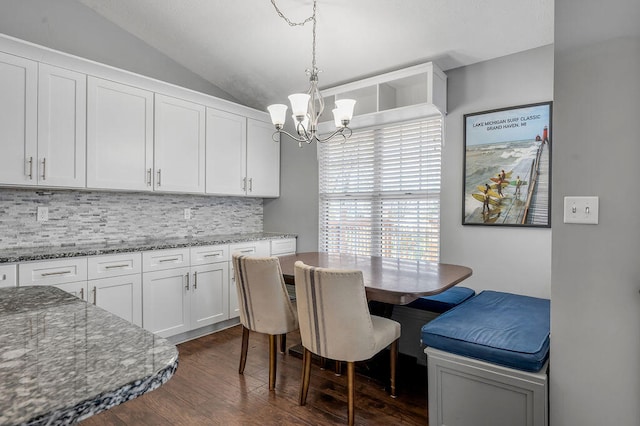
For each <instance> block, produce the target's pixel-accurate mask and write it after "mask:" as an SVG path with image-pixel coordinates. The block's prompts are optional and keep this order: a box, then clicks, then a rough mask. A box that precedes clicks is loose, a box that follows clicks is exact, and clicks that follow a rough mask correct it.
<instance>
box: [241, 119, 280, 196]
mask: <svg viewBox="0 0 640 426" xmlns="http://www.w3.org/2000/svg"><path fill="white" fill-rule="evenodd" d="M273 132H274V129H273V125H272V124H271V123H265V122H263V121H258V120H253V119H251V118H248V119H247V195H250V196H252V197H279V196H280V142H274V141H273V139H272V135H273Z"/></svg>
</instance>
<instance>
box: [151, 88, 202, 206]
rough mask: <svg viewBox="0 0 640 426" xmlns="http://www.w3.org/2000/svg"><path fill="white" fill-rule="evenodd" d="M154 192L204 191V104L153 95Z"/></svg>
mask: <svg viewBox="0 0 640 426" xmlns="http://www.w3.org/2000/svg"><path fill="white" fill-rule="evenodd" d="M154 122H155V143H154V167H155V185H154V190H156V191H169V192H183V193H185V192H190V193H200V194H204V183H205V180H204V179H205V169H204V161H205V139H204V135H205V107H204V106H202V105H198V104H194V103H192V102H188V101H184V100H182V99H176V98H172V97H169V96H164V95H159V94H156V95H155V120H154Z"/></svg>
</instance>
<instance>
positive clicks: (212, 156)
mask: <svg viewBox="0 0 640 426" xmlns="http://www.w3.org/2000/svg"><path fill="white" fill-rule="evenodd" d="M246 141H247V119H246V118H245V117H242V116H240V115H236V114H231V113H228V112H224V111H219V110H216V109H213V108H207V161H206V163H207V186H206V189H207V194H216V195H245V193H246V188H247V180H246V176H247V174H246Z"/></svg>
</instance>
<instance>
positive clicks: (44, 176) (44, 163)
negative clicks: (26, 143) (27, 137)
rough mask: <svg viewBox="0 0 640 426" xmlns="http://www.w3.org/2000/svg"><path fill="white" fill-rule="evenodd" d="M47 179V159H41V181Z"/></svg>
mask: <svg viewBox="0 0 640 426" xmlns="http://www.w3.org/2000/svg"><path fill="white" fill-rule="evenodd" d="M46 179H47V159H46V158H43V159H42V180H46Z"/></svg>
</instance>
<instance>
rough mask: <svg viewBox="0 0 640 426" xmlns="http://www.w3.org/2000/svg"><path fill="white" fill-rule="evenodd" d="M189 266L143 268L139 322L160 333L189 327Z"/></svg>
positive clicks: (164, 333) (162, 334)
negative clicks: (151, 269)
mask: <svg viewBox="0 0 640 426" xmlns="http://www.w3.org/2000/svg"><path fill="white" fill-rule="evenodd" d="M189 275H190V274H189V268H188V267H187V268H177V269H168V270H164V271H154V272H143V274H142V294H143V295H144V297H143V298H142V325H143V327H144V328H145V329H146V330H149V331H151V332H153V333H156V334H158V335H159V336H161V337H169V336H173V335H175V334H180V333H184V332H186V331H189V330H190V329H191V327H190V322H191V316H190V302H191V300H190V296H191V293H190V291H189V290H190V284H189V280H190V277H189Z"/></svg>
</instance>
